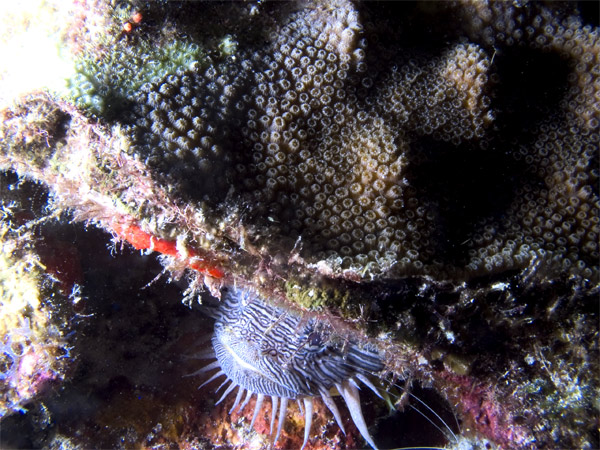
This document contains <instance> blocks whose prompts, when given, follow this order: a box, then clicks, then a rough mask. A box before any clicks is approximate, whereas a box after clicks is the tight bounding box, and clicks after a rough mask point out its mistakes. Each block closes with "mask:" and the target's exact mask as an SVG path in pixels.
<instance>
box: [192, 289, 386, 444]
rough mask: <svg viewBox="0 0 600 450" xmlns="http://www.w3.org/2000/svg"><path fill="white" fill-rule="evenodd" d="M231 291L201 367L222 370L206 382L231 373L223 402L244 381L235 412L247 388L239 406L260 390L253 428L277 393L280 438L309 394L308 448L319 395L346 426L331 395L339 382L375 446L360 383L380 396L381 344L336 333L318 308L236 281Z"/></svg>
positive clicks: (306, 407)
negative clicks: (281, 300)
mask: <svg viewBox="0 0 600 450" xmlns="http://www.w3.org/2000/svg"><path fill="white" fill-rule="evenodd" d="M224 291H225V292H224V294H223V296H222V299H221V303H220V304H219V306H218V308H216V309H215V310H214V311H213V314H214V316H215V318H216V322H215V332H214V337H213V338H212V345H213V350H214V353H213V352H210V353H209V354H208V355H207V356H211V357H215V358H216V359H217V361H215V362H213V363H211V364H209V365H207V366H205V367H204V368H202V369H200V370H199V371H198V372H197V373H204V372H207V371H211V370H214V369H219V370H218V371H217V372H216V373H214V374H213V375H212V377H211V378H209V380H207V381H206V382H205V383H204V384H207V383H209V382H211V381H212V380H214V379H217V378H219V377H222V376H225V377H226V379H225V381H224V382H223V383H222V384H221V386H220V387H219V389H221V388H222V387H224V386H225V385H227V383H229V386H227V388H226V389H225V392H224V393H223V395H222V396H221V398H220V400H219V401H218V402H217V404H218V403H220V402H221V401H223V400H224V399H225V398H226V397H227V396H228V395H229V394H230V393H232V392H233V391H234V390H235V389H236V388H237V389H238V391H237V395H236V398H235V402H234V404H233V406H232V408H231V411H230V413H231V412H232V411H233V410H235V408H236V407H237V406H238V405H239V404H240V401H241V399H242V396H244V394H245V397H244V400H243V402H242V404H241V406H240V410H241V409H243V408H244V406H245V405H246V404H247V403H248V401H249V400H250V398H251V397H252V396H253V395H256V405H255V409H254V414H253V417H252V422H251V424H250V427H252V425H253V424H254V422H255V421H256V418H257V416H258V414H259V413H260V411H261V408H262V404H263V401H264V399H265V397H271V405H272V418H271V434H272V433H273V427H274V423H275V419H276V417H277V408H278V405H280V406H279V422H278V425H277V433H276V434H275V438H274V440H273V443H274V444H275V443H277V440H278V438H279V435H280V433H281V429H282V427H283V424H284V422H285V416H286V412H287V405H288V401H289V400H297V401H298V402H300V400H302V402H303V404H304V411H305V428H304V442H303V444H302V448H304V446H305V445H306V443H307V441H308V438H309V435H310V430H311V423H312V414H313V398H315V397H320V398H321V399H322V400H323V402H324V403H325V405H326V406H327V407H328V408H329V410H330V411H331V413H332V414H333V416H334V417H335V420H336V422H337V424H338V425H339V427H340V428H341V429H342V431H344V426H343V424H342V421H341V416H340V412H339V410H338V408H337V406H336V403H335V401H334V399H333V398H332V396H331V394H330V391H331V390H332V389H337V392H339V394H340V395H341V396H342V397H343V398H344V400H345V402H346V405H347V406H348V409H349V411H350V414H351V416H352V419H353V421H354V423H355V425H356V427H357V428H358V430H359V431H360V433H361V435H362V436H363V438H364V439H365V440H366V441H367V442H368V443H369V444H370V445H371V447H373V448H376V447H375V443H374V442H373V439H372V438H371V436H370V434H369V431H368V429H367V425H366V423H365V419H364V417H363V414H362V410H361V406H360V397H359V392H358V383H359V382H362V383H364V384H365V385H366V386H368V387H369V388H371V389H372V390H373V391H374V392H375V393H376V394H377V395H379V393H378V391H377V389H376V388H375V386H374V385H373V384H372V382H371V381H370V380H369V377H370V376H373V375H377V374H378V372H380V371H381V370H382V369H383V367H384V366H383V362H382V360H381V357H380V355H379V354H378V352H377V349H376V348H375V347H374V346H373V345H372V344H371V345H368V344H363V345H359V344H358V342H357V341H356V340H352V338H350V337H348V336H345V337H342V336H336V335H335V333H334V330H333V328H332V326H331V325H330V324H328V323H326V322H325V321H323V320H319V319H317V318H315V316H314V315H311V314H304V315H302V314H300V313H299V312H297V311H293V310H291V309H284V308H280V307H277V306H273V305H271V304H268V303H266V302H265V301H264V299H261V297H260V296H258V295H257V294H255V293H254V292H252V291H250V290H247V289H238V288H235V287H232V288H225V290H224Z"/></svg>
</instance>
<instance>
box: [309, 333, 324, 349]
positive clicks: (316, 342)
mask: <svg viewBox="0 0 600 450" xmlns="http://www.w3.org/2000/svg"><path fill="white" fill-rule="evenodd" d="M307 341H308V345H310V346H311V347H319V346H321V344H323V340H322V339H321V335H320V334H319V333H316V332H314V331H313V332H312V333H310V334H309V335H308V338H307Z"/></svg>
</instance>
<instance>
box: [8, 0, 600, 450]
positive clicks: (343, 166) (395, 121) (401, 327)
mask: <svg viewBox="0 0 600 450" xmlns="http://www.w3.org/2000/svg"><path fill="white" fill-rule="evenodd" d="M56 10H57V11H60V7H59V6H57V7H56ZM56 14H58V16H57V17H61V19H64V18H65V17H67V19H66V21H65V23H64V29H63V32H62V33H59V34H58V35H59V36H60V39H61V40H60V45H61V48H62V49H63V50H64V52H67V53H69V54H70V55H71V57H72V58H73V60H75V63H74V64H73V67H74V73H73V75H72V77H70V78H69V80H68V83H67V84H68V86H69V89H68V90H67V91H63V92H49V91H47V90H45V91H44V90H41V91H39V92H36V93H32V94H30V95H27V96H22V97H20V98H18V99H17V100H16V101H15V102H14V103H3V104H2V105H0V167H1V168H2V170H4V171H6V175H5V177H4V178H3V180H7V179H8V178H7V177H13V176H15V175H13V174H14V173H16V174H17V176H18V177H19V178H20V179H21V180H29V181H28V182H27V183H26V182H24V183H25V184H22V185H21V187H20V188H19V189H25V191H22V190H19V189H17V188H16V186H17V185H16V184H15V188H14V189H13V188H11V189H13V190H16V192H17V194H18V193H19V192H28V191H27V189H31V187H28V186H33V185H32V184H28V183H29V182H30V181H34V182H36V183H39V184H41V185H42V186H43V187H40V188H39V189H47V190H48V192H49V197H48V199H47V200H45V204H44V208H45V209H44V211H45V212H47V214H48V216H49V217H50V216H51V217H53V218H56V222H55V225H54V226H55V227H58V228H59V229H66V230H72V229H73V228H69V227H75V229H77V230H78V231H77V232H73V236H74V239H73V244H72V247H74V248H75V249H77V250H73V251H74V252H75V253H77V254H79V255H80V257H81V258H82V260H81V266H82V267H83V272H82V273H81V274H80V275H78V279H80V280H81V282H80V285H81V289H82V292H83V293H84V294H83V295H84V298H85V299H86V302H85V303H84V304H85V305H86V306H85V307H83V310H81V311H80V310H77V309H76V310H70V309H69V308H66V310H65V309H64V305H69V302H68V301H67V302H65V301H60V300H56V299H54V300H51V299H50V298H51V297H50V294H44V295H46V296H47V298H48V299H49V300H47V301H48V303H49V304H51V305H59V304H60V305H63V306H62V307H61V308H63V309H60V311H61V313H60V317H62V318H63V319H62V320H63V322H62V324H61V325H60V326H59V327H58V331H57V332H56V333H55V334H54V335H53V336H63V335H65V334H67V333H66V331H67V330H70V329H71V327H72V326H73V325H74V324H75V323H77V324H78V327H75V329H74V331H73V333H72V334H71V336H73V337H72V339H74V340H73V341H72V342H71V343H70V344H69V345H70V346H73V348H72V349H71V350H70V351H69V352H62V353H61V352H59V354H54V353H51V354H50V355H51V356H52V357H53V358H55V359H56V361H59V359H58V358H59V356H63V357H64V358H63V360H64V363H65V364H66V363H67V362H77V361H79V363H78V364H77V367H78V368H77V370H76V371H75V372H74V373H72V374H70V375H69V377H68V378H69V379H70V380H71V383H72V384H71V386H70V387H69V388H67V387H65V389H64V390H63V391H62V392H56V391H49V392H48V393H46V394H45V395H44V396H41V395H38V394H37V391H36V395H32V396H31V398H34V397H35V401H34V402H33V403H31V404H30V412H28V413H26V414H23V415H21V416H17V415H14V414H13V415H9V416H7V417H6V418H4V419H2V420H3V422H2V425H3V430H6V429H9V430H12V434H11V433H9V434H8V435H6V434H4V433H3V436H9V437H8V438H6V437H2V439H13V436H16V435H18V434H19V433H20V435H21V436H23V435H27V436H28V438H30V439H29V440H27V441H26V442H25V441H23V442H22V443H16V444H14V443H13V445H16V446H22V447H27V446H30V447H32V446H50V447H51V446H57V445H59V443H61V442H62V443H63V444H64V445H72V446H77V445H84V446H95V445H99V446H103V447H116V446H119V445H125V446H134V445H141V446H156V445H162V446H175V445H178V446H180V447H184V448H186V447H188V448H189V447H194V446H196V447H198V446H200V447H206V448H214V447H219V446H226V447H236V448H255V447H264V446H266V445H268V437H266V436H265V435H268V434H269V430H268V428H269V423H270V421H269V420H268V418H266V417H259V418H258V419H257V422H256V427H255V430H254V431H249V430H248V428H247V423H248V422H249V421H250V420H251V417H250V416H249V417H246V416H244V415H243V414H239V415H237V416H236V415H233V416H231V417H230V416H229V415H228V414H227V411H229V409H230V408H231V402H230V403H227V402H225V403H226V404H224V405H219V406H216V407H213V403H214V402H216V401H217V398H214V399H211V398H205V397H206V395H205V394H204V393H203V392H197V391H196V387H197V386H198V385H199V384H200V383H198V382H197V380H192V378H194V377H183V376H184V375H186V374H190V373H192V372H194V370H197V369H198V368H199V367H198V366H194V364H193V363H191V362H189V361H185V362H182V361H183V360H184V358H183V357H184V355H186V354H187V355H189V353H190V351H189V350H191V349H194V350H198V351H201V350H202V347H203V346H206V345H207V344H206V336H204V335H209V336H210V333H211V330H212V326H213V324H212V323H211V322H210V320H208V319H206V318H203V317H202V315H201V314H200V313H199V312H198V311H194V310H192V311H190V310H188V309H187V308H185V306H183V305H180V304H179V303H180V299H181V297H182V294H181V292H180V289H181V290H183V291H184V293H183V297H184V299H185V300H186V302H187V303H188V304H192V303H195V301H196V299H201V298H202V296H205V297H204V298H205V299H206V296H208V293H209V292H210V293H212V294H213V295H215V296H217V297H218V296H219V292H220V290H221V288H222V287H224V286H225V287H226V286H235V285H237V284H238V283H240V284H243V285H248V286H251V287H252V289H253V290H254V291H255V292H256V293H257V295H260V296H261V298H264V299H267V301H269V299H270V301H272V302H273V303H274V304H286V303H287V304H290V305H292V306H293V307H294V308H298V307H299V308H304V309H306V310H308V311H311V314H316V315H317V316H319V317H320V318H321V319H322V320H326V321H329V322H331V323H332V324H336V326H337V327H338V328H339V332H340V333H341V334H348V335H352V336H355V337H361V339H363V340H365V341H368V342H369V345H373V346H375V347H376V348H377V349H378V351H379V352H380V354H381V355H383V356H382V359H383V363H384V366H385V369H384V370H383V371H381V372H379V373H378V374H377V376H379V377H380V378H381V380H382V385H381V386H380V389H381V391H382V392H383V391H387V393H388V395H389V396H390V399H391V400H390V402H389V403H391V404H394V405H395V407H396V408H397V409H403V408H405V409H406V410H407V411H408V410H410V409H411V408H415V407H418V408H420V410H423V409H424V407H423V406H422V405H421V404H419V402H418V401H417V400H416V399H415V398H411V396H410V392H415V393H417V394H418V396H422V397H424V398H426V399H429V402H430V403H431V404H432V405H433V406H432V408H433V409H434V411H436V413H438V414H440V415H441V416H442V417H443V419H444V422H445V423H446V424H445V425H444V424H443V423H441V422H439V421H437V419H435V418H433V419H432V420H433V421H434V422H435V424H436V425H435V426H439V427H440V428H442V429H443V430H444V432H442V433H441V435H440V436H437V435H436V437H435V438H432V440H430V441H427V440H426V439H425V440H422V441H419V440H418V438H419V436H414V433H413V434H412V435H411V433H407V434H408V435H407V436H403V437H402V438H401V439H403V440H400V441H395V440H394V439H393V436H392V434H395V433H391V432H390V430H397V429H400V427H401V423H402V421H403V420H404V421H406V422H410V420H411V419H410V417H409V415H408V414H409V413H408V412H406V413H403V414H401V413H399V412H394V413H393V414H391V415H390V416H389V417H386V414H387V413H386V411H385V410H386V405H385V404H384V402H382V401H377V400H375V399H369V400H367V401H365V402H364V404H363V412H364V415H365V419H366V422H367V425H368V426H369V427H370V429H369V433H370V434H371V436H373V440H374V441H375V442H377V443H381V444H380V445H381V446H382V447H383V448H388V447H389V448H396V447H400V446H402V445H433V446H448V447H453V446H454V447H457V448H458V447H461V448H462V447H463V446H469V447H468V448H479V447H481V448H483V447H485V446H486V445H490V446H499V447H503V448H539V447H576V448H593V447H596V446H598V445H599V439H600V436H599V432H598V426H597V423H598V417H599V415H600V411H599V406H598V403H597V400H596V399H597V397H598V394H599V390H600V381H599V380H598V372H599V369H600V367H598V361H599V358H598V357H599V356H600V355H599V354H598V340H597V333H598V308H597V307H598V303H597V295H598V286H599V264H598V260H599V253H598V235H599V232H600V224H599V196H598V164H599V154H598V153H599V150H598V140H599V135H598V131H599V128H600V122H599V120H600V112H599V111H598V104H600V80H599V75H600V56H599V55H600V43H599V39H600V36H599V33H600V30H599V28H598V23H597V16H598V11H597V9H595V10H594V9H593V8H592V7H591V6H590V4H588V3H587V2H579V3H572V2H565V3H558V2H556V3H550V4H546V3H537V2H512V3H507V2H468V1H457V2H416V3H405V2H398V3H384V4H379V3H371V2H365V3H360V2H356V3H354V2H347V1H336V2H331V3H328V4H322V3H320V2H305V3H294V2H289V3H268V2H267V3H263V2H256V3H232V4H225V5H222V4H216V3H211V2H206V3H205V2H198V3H187V2H167V3H155V2H141V1H132V2H122V3H119V4H118V5H116V6H115V5H114V4H113V3H112V2H105V1H100V0H98V1H92V0H89V1H87V2H81V4H77V5H75V6H70V7H69V14H64V12H63V13H62V14H59V13H58V12H57V13H56ZM3 91H5V90H4V89H3ZM3 182H5V181H3ZM8 184H10V185H11V186H12V185H13V184H14V182H11V183H8ZM8 184H7V185H8ZM23 186H25V187H23ZM7 192H8V190H7V189H3V190H2V196H3V198H2V200H3V205H8V203H9V202H10V198H9V196H8V193H7ZM23 195H24V198H25V197H26V196H27V194H23ZM44 198H45V197H44ZM5 207H6V206H5ZM71 221H72V222H76V223H85V224H86V225H94V226H95V227H96V228H97V229H93V230H92V229H91V227H89V228H90V230H89V231H87V232H86V231H85V230H84V229H83V227H80V226H78V225H69V224H68V222H71ZM26 223H28V224H30V225H29V226H30V227H34V226H37V227H39V229H40V230H47V227H48V226H49V225H48V223H49V221H41V222H39V223H38V222H34V221H33V219H27V220H26ZM100 230H104V231H107V232H109V233H111V235H112V237H113V239H114V241H115V242H116V243H119V242H120V243H121V244H120V245H119V246H117V248H118V249H119V251H117V252H116V253H119V255H117V257H116V258H115V260H118V259H119V258H122V261H121V262H115V261H112V263H110V264H109V263H108V262H107V261H109V260H110V256H109V253H108V250H106V249H105V247H106V245H107V241H108V239H109V237H108V235H107V234H106V233H104V234H103V233H102V232H101V231H100ZM67 233H68V232H67ZM85 235H88V236H89V241H90V243H84V242H85V240H86V239H85V238H82V237H81V236H85ZM7 236H9V237H10V233H9V234H8V235H7ZM125 241H127V242H129V244H131V245H132V246H133V247H134V248H136V249H141V250H145V251H146V255H145V256H143V257H137V256H135V255H134V254H133V253H131V252H130V250H128V249H127V246H128V244H125V243H124V242H125ZM3 242H4V241H3ZM44 245H45V247H46V250H45V251H46V253H48V252H49V253H53V252H55V250H53V247H52V246H51V245H50V244H44ZM44 245H42V247H44ZM3 248H4V247H3ZM88 251H93V253H92V254H91V255H86V256H83V255H84V254H85V253H86V252H88ZM152 251H155V252H159V253H161V254H162V256H160V262H161V264H162V266H163V267H164V269H161V268H160V267H159V266H158V264H155V263H152V262H150V261H149V260H150V259H151V257H149V256H148V255H149V254H150V253H151V252H152ZM17 256H18V255H17ZM95 259H98V261H102V263H100V264H95V261H94V260H95ZM64 261H65V260H63V262H62V264H66V263H65V262H64ZM8 265H10V264H8ZM85 267H87V269H85ZM36 270H37V269H36ZM46 270H47V268H46ZM161 270H162V271H163V274H166V276H165V278H168V279H169V280H170V281H172V282H173V283H171V284H165V283H163V281H154V282H152V280H153V278H154V277H155V276H159V275H160V273H161ZM65 271H66V272H67V273H71V274H72V273H73V272H72V270H65ZM65 271H63V272H65ZM29 272H30V274H29V275H31V274H33V277H34V279H39V276H40V275H35V272H34V271H33V269H31V270H29ZM130 280H136V281H134V282H133V283H130ZM141 280H143V281H141ZM78 283H79V281H78ZM147 284H149V286H148V287H146V288H145V289H143V286H145V285H147ZM106 286H110V288H107V287H106ZM131 286H135V287H131ZM202 291H204V292H203V293H201V292H202ZM67 295H68V294H67ZM4 298H6V300H4ZM4 298H3V301H9V298H10V297H8V296H7V297H4ZM52 298H54V297H52ZM108 299H110V300H108ZM11 302H12V301H11ZM90 307H91V310H88V308H90ZM73 308H74V306H73ZM77 308H82V306H81V304H80V305H79V306H78V307H77ZM3 310H4V308H3ZM73 311H75V312H77V314H79V316H77V317H78V319H77V320H75V319H74V318H73V317H72V316H70V314H71V313H73ZM82 311H85V316H86V317H85V319H83V318H82V317H83V315H84V313H83V312H82ZM19 314H21V313H19ZM27 314H30V313H29V312H28V313H27ZM88 314H89V316H88ZM9 328H10V327H5V329H4V330H3V334H2V341H0V344H1V345H2V346H3V347H2V348H4V349H5V350H4V354H3V355H4V356H3V358H4V360H6V361H7V362H6V363H4V362H3V364H4V365H3V366H1V367H0V368H1V369H2V370H3V372H2V373H4V372H7V371H10V370H11V369H10V368H12V367H13V365H12V364H11V361H12V360H14V358H13V356H12V353H11V352H12V350H10V351H9V350H6V349H7V348H8V347H7V346H12V342H13V341H14V339H16V338H15V336H16V334H14V333H13V334H11V331H10V329H9ZM86 336H95V337H96V339H91V338H87V337H86ZM203 336H204V337H203ZM57 339H58V338H57ZM32 342H33V341H32ZM53 345H55V346H56V347H57V348H60V347H61V345H63V344H62V341H60V343H58V344H53ZM11 348H12V347H11ZM53 348H54V347H53ZM69 348H70V347H69ZM113 348H118V349H119V350H118V351H116V352H112V349H113ZM144 355H152V357H151V358H145V357H144ZM4 360H3V361H4ZM8 360H10V361H8ZM53 361H54V360H53ZM51 362H52V361H51ZM57 364H58V363H57ZM60 364H63V363H62V362H61V363H60ZM53 370H54V372H52V373H56V374H58V375H57V376H56V377H54V378H56V380H60V379H62V378H64V374H65V373H66V371H65V369H64V368H62V366H60V368H58V366H57V368H56V369H53ZM173 380H177V381H173ZM179 380H181V381H179ZM3 392H4V391H3ZM86 392H87V394H86ZM86 395H89V396H90V398H93V402H91V404H92V405H93V407H90V408H89V409H87V410H85V411H79V414H67V411H72V409H73V408H75V409H77V407H76V406H74V405H75V404H76V403H77V402H78V401H80V400H81V398H83V397H85V396H86ZM29 400H30V397H27V396H24V397H23V398H22V399H18V400H10V405H9V407H8V408H6V409H7V410H9V409H13V410H14V409H18V408H20V407H21V405H22V404H24V403H26V402H27V401H29ZM230 400H233V399H230ZM316 403H318V402H315V411H316V414H315V415H314V420H313V429H316V428H315V427H317V426H319V427H323V429H324V430H325V432H324V433H323V439H310V440H309V441H308V443H307V448H310V447H313V448H319V447H321V446H322V447H326V446H330V447H336V448H355V447H361V446H363V445H364V443H362V441H361V440H360V434H359V433H358V432H357V431H356V430H354V429H353V427H352V426H351V425H350V429H348V430H347V431H348V435H347V436H344V435H343V434H342V433H341V432H340V431H339V429H337V427H336V425H335V423H332V422H331V420H330V419H331V416H329V415H328V413H327V412H325V409H324V408H321V409H319V406H317V405H316ZM14 405H18V406H17V407H15V406H14ZM158 405H160V407H159V406H158ZM249 406H253V405H249ZM321 406H322V405H321ZM248 409H249V410H250V411H251V410H252V409H253V408H248ZM294 411H295V410H294ZM448 411H450V414H449V415H448V414H447V413H448ZM247 415H249V413H248V414H247ZM292 415H296V417H292V418H291V420H288V421H287V423H286V426H285V427H284V429H283V430H282V437H281V438H280V440H279V441H278V445H280V446H281V448H289V447H290V446H296V447H298V448H299V447H300V446H301V445H302V441H303V424H304V421H303V419H302V418H301V415H300V413H299V412H293V413H292ZM452 415H454V416H456V419H457V422H458V424H455V423H454V419H453V418H452ZM69 416H70V417H78V418H79V420H77V419H75V420H74V419H72V418H69ZM430 417H431V416H430ZM343 421H345V422H344V423H345V424H349V422H348V416H345V417H344V418H343ZM423 422H426V421H425V420H423ZM423 422H422V423H421V424H420V426H421V427H422V426H425V425H423ZM7 427H8V428H7ZM99 429H108V430H110V432H107V433H106V435H105V436H104V437H102V436H101V435H100V433H99V432H98V430H99ZM23 430H27V432H26V433H25V434H23ZM361 433H362V434H363V435H365V433H363V432H362V430H361ZM421 438H423V436H421ZM412 439H416V440H412ZM6 442H7V443H12V441H10V440H7V441H6ZM17 444H18V445H17ZM384 446H385V447H384Z"/></svg>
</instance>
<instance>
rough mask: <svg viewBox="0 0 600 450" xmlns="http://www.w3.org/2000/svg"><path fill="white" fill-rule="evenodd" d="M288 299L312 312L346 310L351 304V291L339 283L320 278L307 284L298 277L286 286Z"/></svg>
mask: <svg viewBox="0 0 600 450" xmlns="http://www.w3.org/2000/svg"><path fill="white" fill-rule="evenodd" d="M285 290H286V294H287V298H288V299H290V300H291V301H293V302H294V303H296V304H298V305H300V306H301V307H303V308H306V309H308V310H310V311H320V310H323V309H325V308H339V309H340V310H344V309H345V307H346V306H347V305H348V304H349V303H351V295H350V292H351V291H350V289H344V288H343V286H341V285H340V283H339V282H336V281H335V280H329V279H325V278H320V279H319V280H313V281H312V282H310V283H307V282H306V280H300V279H298V278H296V277H293V278H291V279H290V280H289V281H288V282H287V283H286V285H285Z"/></svg>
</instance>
